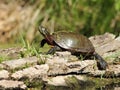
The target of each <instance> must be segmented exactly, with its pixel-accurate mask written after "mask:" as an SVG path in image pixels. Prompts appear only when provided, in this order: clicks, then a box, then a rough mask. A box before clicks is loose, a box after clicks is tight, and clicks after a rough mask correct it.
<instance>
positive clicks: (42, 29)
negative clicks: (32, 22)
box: [38, 26, 50, 37]
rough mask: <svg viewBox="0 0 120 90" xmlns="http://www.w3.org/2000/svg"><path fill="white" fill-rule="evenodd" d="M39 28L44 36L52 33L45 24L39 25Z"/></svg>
mask: <svg viewBox="0 0 120 90" xmlns="http://www.w3.org/2000/svg"><path fill="white" fill-rule="evenodd" d="M38 30H39V32H40V33H41V34H42V35H43V36H44V37H48V36H49V35H50V33H49V32H48V31H47V28H45V27H43V26H39V29H38Z"/></svg>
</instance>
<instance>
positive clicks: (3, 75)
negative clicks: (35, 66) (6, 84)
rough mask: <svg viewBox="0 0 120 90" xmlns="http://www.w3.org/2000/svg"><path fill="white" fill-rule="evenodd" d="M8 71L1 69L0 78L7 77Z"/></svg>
mask: <svg viewBox="0 0 120 90" xmlns="http://www.w3.org/2000/svg"><path fill="white" fill-rule="evenodd" d="M9 75H10V73H9V72H8V71H7V70H1V71H0V80H1V79H8V78H9Z"/></svg>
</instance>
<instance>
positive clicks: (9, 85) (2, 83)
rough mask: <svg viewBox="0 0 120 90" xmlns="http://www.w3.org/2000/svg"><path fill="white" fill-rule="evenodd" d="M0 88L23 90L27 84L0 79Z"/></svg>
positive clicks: (3, 89)
mask: <svg viewBox="0 0 120 90" xmlns="http://www.w3.org/2000/svg"><path fill="white" fill-rule="evenodd" d="M0 89H1V90H25V89H27V86H26V85H25V84H24V83H23V82H21V81H13V80H0Z"/></svg>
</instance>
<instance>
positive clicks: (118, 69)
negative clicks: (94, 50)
mask: <svg viewBox="0 0 120 90" xmlns="http://www.w3.org/2000/svg"><path fill="white" fill-rule="evenodd" d="M81 73H86V74H88V75H90V76H94V77H101V76H102V77H107V78H109V77H119V76H120V65H109V67H108V68H107V70H102V71H101V70H98V69H94V67H93V66H92V67H91V66H88V67H86V68H85V69H83V71H82V72H81Z"/></svg>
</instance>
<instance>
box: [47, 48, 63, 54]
mask: <svg viewBox="0 0 120 90" xmlns="http://www.w3.org/2000/svg"><path fill="white" fill-rule="evenodd" d="M59 50H61V48H60V47H58V46H54V47H53V48H51V49H50V50H49V51H48V52H47V54H54V53H55V51H59Z"/></svg>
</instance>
